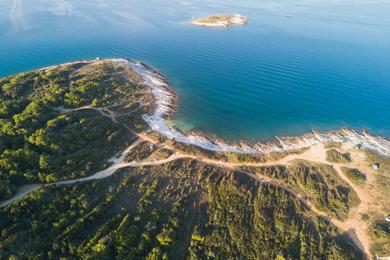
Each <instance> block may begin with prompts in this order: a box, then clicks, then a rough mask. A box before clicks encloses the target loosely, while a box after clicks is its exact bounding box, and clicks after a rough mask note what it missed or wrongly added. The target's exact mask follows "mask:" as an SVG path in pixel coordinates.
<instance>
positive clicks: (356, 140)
mask: <svg viewBox="0 0 390 260" xmlns="http://www.w3.org/2000/svg"><path fill="white" fill-rule="evenodd" d="M117 61H118V62H121V63H123V64H126V65H127V66H128V67H129V68H130V69H131V70H133V71H134V72H136V73H137V74H138V75H139V76H140V78H141V79H142V80H143V82H142V83H143V84H145V85H147V86H148V87H150V89H151V92H152V95H153V96H154V97H155V103H154V107H155V110H154V112H153V113H152V114H147V115H144V116H143V118H144V120H145V121H146V122H147V123H148V125H149V126H150V128H151V129H152V130H153V131H155V132H157V133H159V134H161V135H162V136H164V137H166V138H168V139H172V140H175V141H177V142H181V143H186V144H191V145H195V146H198V147H200V148H203V149H206V150H211V151H215V152H233V153H243V154H251V153H252V154H254V153H271V152H285V151H290V150H297V149H303V148H307V147H310V146H312V145H314V144H318V143H325V142H342V143H348V144H352V145H356V146H359V147H360V148H366V149H369V150H372V151H374V152H376V153H378V154H379V155H382V156H386V157H390V141H389V140H387V139H386V138H384V137H382V136H376V135H373V134H370V133H368V132H367V131H363V132H357V131H355V130H353V129H347V128H342V129H339V130H334V131H328V132H317V131H314V130H313V131H311V132H309V133H306V134H303V135H301V136H295V137H294V136H292V137H275V138H274V139H273V140H270V141H267V142H258V143H254V144H252V143H249V142H247V141H245V140H240V141H237V142H230V141H226V140H223V139H221V138H210V137H208V136H207V134H206V133H203V132H199V131H196V132H194V131H192V132H189V133H184V132H182V131H181V130H179V129H177V128H175V127H173V126H172V125H170V124H169V123H168V122H167V119H169V117H170V116H171V115H173V114H174V113H175V111H176V107H177V104H178V96H177V94H176V93H175V92H174V91H173V90H172V89H171V88H170V87H169V85H168V83H167V80H166V78H165V77H164V76H163V75H162V74H161V73H159V72H158V71H157V70H156V69H154V68H152V67H150V66H148V65H147V64H145V63H143V62H134V61H130V60H126V59H118V60H117Z"/></svg>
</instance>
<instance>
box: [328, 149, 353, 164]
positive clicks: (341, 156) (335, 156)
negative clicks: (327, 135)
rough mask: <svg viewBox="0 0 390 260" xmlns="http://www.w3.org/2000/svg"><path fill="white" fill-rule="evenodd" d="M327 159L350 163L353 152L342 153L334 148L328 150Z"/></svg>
mask: <svg viewBox="0 0 390 260" xmlns="http://www.w3.org/2000/svg"><path fill="white" fill-rule="evenodd" d="M326 160H327V161H328V162H334V163H349V162H351V161H352V159H351V154H349V153H340V152H339V151H337V150H336V149H334V148H332V149H329V150H327V151H326Z"/></svg>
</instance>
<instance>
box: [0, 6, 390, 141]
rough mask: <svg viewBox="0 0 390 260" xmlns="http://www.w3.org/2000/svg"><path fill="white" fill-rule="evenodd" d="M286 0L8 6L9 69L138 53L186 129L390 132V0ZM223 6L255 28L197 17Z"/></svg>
mask: <svg viewBox="0 0 390 260" xmlns="http://www.w3.org/2000/svg"><path fill="white" fill-rule="evenodd" d="M53 2H55V3H53ZM284 2H285V1H276V0H274V1H263V2H261V3H253V2H251V1H239V2H235V3H226V1H225V2H224V1H213V2H211V1H199V2H196V3H195V2H186V1H170V2H169V3H167V2H165V1H148V2H147V3H140V2H138V1H127V2H126V3H123V1H119V0H114V1H104V0H101V1H97V2H96V1H91V0H87V1H82V2H80V1H76V0H73V1H70V0H69V1H49V0H37V1H34V3H29V2H26V1H20V0H19V1H18V0H15V1H2V2H1V3H0V14H1V15H0V36H1V41H0V75H2V76H5V75H8V74H13V73H17V72H21V71H27V70H29V69H33V68H39V67H43V66H48V65H53V64H58V63H63V62H67V61H72V60H79V59H91V58H95V57H97V56H99V57H128V58H131V59H137V60H143V61H145V62H147V63H148V64H150V65H152V66H153V67H155V68H156V69H158V70H159V71H160V72H162V73H163V74H164V75H166V76H167V78H168V81H169V84H170V86H172V87H173V89H174V90H175V91H176V92H177V93H178V94H179V97H180V101H179V106H178V111H177V114H176V115H175V117H174V121H175V124H176V125H177V126H179V127H180V128H181V129H183V130H194V129H195V130H196V129H199V130H203V131H206V132H207V133H209V134H210V135H216V136H220V137H223V138H226V139H230V140H235V139H247V140H250V141H255V140H267V139H270V138H272V137H274V136H275V135H278V136H284V135H300V134H303V133H305V132H307V131H310V130H311V129H313V128H314V129H319V130H323V131H324V130H330V129H337V128H340V127H344V126H347V127H351V128H356V129H363V128H366V129H368V130H370V131H372V132H373V133H375V134H381V135H384V136H386V137H390V120H389V118H390V70H389V69H390V17H389V16H388V13H389V12H390V3H389V2H388V1H375V2H372V1H332V3H329V2H328V3H326V2H325V1H324V2H319V1H289V3H284ZM221 12H232V13H241V14H244V15H247V16H249V18H250V21H249V24H248V25H246V26H237V27H232V28H228V29H215V28H214V29H210V28H202V27H195V26H192V25H191V24H190V20H191V19H192V17H200V16H205V15H210V14H213V13H221Z"/></svg>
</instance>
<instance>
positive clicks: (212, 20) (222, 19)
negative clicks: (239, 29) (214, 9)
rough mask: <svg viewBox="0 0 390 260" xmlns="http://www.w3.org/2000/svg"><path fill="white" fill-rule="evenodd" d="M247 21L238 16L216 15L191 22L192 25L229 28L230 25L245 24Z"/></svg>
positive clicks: (245, 18)
mask: <svg viewBox="0 0 390 260" xmlns="http://www.w3.org/2000/svg"><path fill="white" fill-rule="evenodd" d="M248 21H249V19H248V17H245V16H243V15H240V14H216V15H212V16H208V17H204V18H199V19H196V20H193V21H192V24H194V25H200V26H207V27H229V26H232V25H243V24H247V23H248Z"/></svg>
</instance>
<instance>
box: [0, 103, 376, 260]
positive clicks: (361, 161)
mask: <svg viewBox="0 0 390 260" xmlns="http://www.w3.org/2000/svg"><path fill="white" fill-rule="evenodd" d="M82 109H91V110H94V111H97V112H99V113H100V114H101V115H103V116H105V117H109V118H110V119H111V120H112V122H113V123H115V124H121V125H122V126H123V127H125V128H126V129H127V130H128V131H130V132H131V133H132V134H134V135H136V136H137V137H138V140H137V141H135V142H134V143H133V144H132V145H130V146H129V147H127V148H126V149H125V150H124V151H123V152H122V153H121V155H120V156H119V157H118V158H113V159H111V160H110V162H112V163H113V164H112V165H111V166H109V167H108V168H107V169H104V170H102V171H99V172H97V173H95V174H93V175H91V176H88V177H83V178H78V179H73V180H65V181H58V182H54V183H48V184H32V185H25V186H23V187H21V188H20V189H19V191H18V192H17V194H16V195H15V196H14V197H12V198H11V199H9V200H7V201H4V202H2V203H1V204H0V207H4V206H7V205H9V204H11V203H13V202H15V201H18V200H20V199H22V198H23V197H24V196H26V195H28V194H29V193H31V192H34V191H36V190H38V189H39V188H40V187H48V186H52V185H71V184H74V183H78V182H85V181H90V180H98V179H103V178H107V177H109V176H111V175H113V174H114V173H115V172H116V171H117V170H119V169H122V168H126V167H142V166H154V165H161V164H165V163H168V162H172V161H174V160H178V159H182V158H188V159H193V160H197V161H200V162H203V163H206V164H209V165H213V166H216V167H221V168H228V169H232V170H235V171H237V172H241V173H243V174H246V175H247V176H249V177H251V178H253V179H254V180H256V181H258V182H260V183H266V184H269V185H273V186H276V187H279V188H281V189H283V190H285V191H286V192H288V193H290V194H292V195H293V196H295V197H296V198H297V199H298V200H300V201H301V202H302V203H303V205H305V206H306V208H307V209H309V210H310V211H311V212H313V213H314V214H315V215H317V216H323V217H327V218H328V219H329V221H331V222H332V223H333V224H334V225H335V226H337V227H338V228H340V229H341V230H343V231H344V232H347V234H349V235H350V237H351V238H352V239H353V241H354V242H355V243H356V245H357V246H358V247H359V248H360V249H361V250H362V251H363V252H364V253H365V254H366V256H367V258H368V259H372V257H371V255H370V252H369V248H370V243H371V241H370V238H369V235H368V225H367V223H366V222H365V221H363V220H362V218H361V215H362V214H364V213H366V212H367V209H368V208H369V207H370V205H372V202H373V201H372V200H373V198H372V196H370V194H368V193H367V190H366V189H363V188H362V187H360V186H357V185H356V184H354V183H353V182H352V181H351V180H350V179H348V178H347V177H346V176H345V175H344V173H343V171H342V170H341V167H345V166H347V167H351V168H359V169H361V170H362V171H363V172H365V173H366V174H367V176H368V181H372V175H373V174H375V172H374V171H373V170H372V169H371V168H370V167H369V166H368V165H367V163H366V161H365V155H364V154H363V152H361V151H356V150H354V149H353V148H351V147H347V148H346V149H347V150H348V151H349V152H350V153H351V155H352V158H353V162H351V163H348V164H338V163H330V162H328V161H327V160H326V149H325V147H324V145H323V144H316V145H313V146H311V147H310V148H309V149H308V150H306V151H305V152H303V153H301V154H293V155H288V156H286V157H284V158H282V159H280V160H277V161H270V162H264V163H235V162H224V161H219V160H214V159H210V158H207V157H202V156H194V155H190V154H185V153H183V152H182V151H178V150H177V149H176V148H175V147H173V146H171V145H169V144H167V143H165V142H163V143H160V142H159V141H158V140H156V139H154V138H152V137H151V136H148V135H147V134H145V133H138V132H136V131H134V130H133V129H131V128H130V127H129V126H127V125H125V124H122V123H120V122H119V121H118V117H120V116H123V115H127V114H128V113H126V114H120V113H117V112H114V111H112V110H110V108H109V107H103V108H96V107H91V106H85V107H80V108H76V109H65V108H62V107H60V108H58V110H59V111H60V112H61V113H70V112H73V111H77V110H82ZM143 141H146V142H149V143H151V144H158V146H159V147H160V148H165V149H169V150H171V151H172V152H173V154H172V155H171V156H170V157H168V158H165V159H161V160H151V161H146V160H143V161H132V162H125V156H126V154H128V153H129V152H130V151H131V150H132V149H133V148H134V147H136V146H137V145H138V144H139V143H141V142H143ZM295 160H306V161H310V162H316V163H323V164H328V165H332V166H333V168H334V169H335V170H336V171H337V173H338V175H339V176H340V177H341V178H342V179H343V180H344V181H345V182H346V183H348V184H349V186H350V187H351V188H352V189H353V190H354V191H355V192H356V193H357V195H358V197H359V199H360V201H361V203H360V204H359V205H358V206H357V207H356V208H353V209H351V210H350V213H349V217H348V219H347V220H346V221H339V220H337V219H335V218H330V217H329V216H328V214H327V213H325V212H322V211H320V210H318V209H316V208H315V207H314V206H313V205H312V204H311V203H310V201H308V200H306V199H305V196H303V195H302V194H299V193H298V192H296V191H294V190H293V189H291V188H289V187H288V186H286V185H285V184H282V183H280V182H279V181H278V180H275V179H272V178H270V177H268V176H264V175H260V174H258V173H256V174H254V173H250V172H246V171H243V170H241V169H239V167H243V166H246V167H262V166H272V165H289V164H291V163H292V162H293V161H295Z"/></svg>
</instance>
